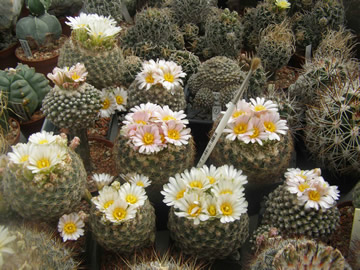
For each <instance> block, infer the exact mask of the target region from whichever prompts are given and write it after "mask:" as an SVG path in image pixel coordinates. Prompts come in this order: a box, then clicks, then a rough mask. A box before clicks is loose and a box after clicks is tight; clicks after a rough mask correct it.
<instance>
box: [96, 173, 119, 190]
mask: <svg viewBox="0 0 360 270" xmlns="http://www.w3.org/2000/svg"><path fill="white" fill-rule="evenodd" d="M92 179H93V180H94V181H95V183H96V186H97V189H98V190H100V189H102V188H103V187H104V186H108V185H109V184H110V183H111V182H112V181H113V180H114V176H111V175H110V174H107V173H100V174H98V173H94V174H93V176H92Z"/></svg>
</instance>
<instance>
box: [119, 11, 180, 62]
mask: <svg viewBox="0 0 360 270" xmlns="http://www.w3.org/2000/svg"><path fill="white" fill-rule="evenodd" d="M121 44H122V48H123V49H124V51H127V50H130V51H132V52H133V53H134V54H135V55H137V56H139V57H142V58H145V59H147V60H149V59H156V58H165V59H167V58H168V56H169V55H170V52H169V50H182V49H183V48H184V38H183V36H182V34H181V32H180V30H179V27H178V26H177V25H176V24H175V23H174V20H173V18H172V16H171V13H170V10H169V9H167V8H162V9H159V8H146V9H143V10H142V11H141V12H139V13H137V14H136V19H135V25H133V26H132V27H130V28H128V29H127V31H126V32H125V33H124V34H123V35H122V37H121Z"/></svg>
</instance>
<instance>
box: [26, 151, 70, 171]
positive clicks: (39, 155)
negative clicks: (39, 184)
mask: <svg viewBox="0 0 360 270" xmlns="http://www.w3.org/2000/svg"><path fill="white" fill-rule="evenodd" d="M65 154H66V152H65V150H64V149H63V148H62V147H58V146H55V145H49V146H41V145H39V146H34V147H33V150H32V152H31V153H30V155H29V165H27V168H28V169H29V170H31V171H32V173H48V172H50V171H52V170H53V168H54V167H55V166H56V165H57V164H59V163H61V162H62V161H63V159H64V156H65Z"/></svg>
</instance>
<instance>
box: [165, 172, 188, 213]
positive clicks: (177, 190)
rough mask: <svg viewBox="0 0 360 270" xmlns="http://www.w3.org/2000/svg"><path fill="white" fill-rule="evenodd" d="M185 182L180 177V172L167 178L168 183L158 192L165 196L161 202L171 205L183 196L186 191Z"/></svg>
mask: <svg viewBox="0 0 360 270" xmlns="http://www.w3.org/2000/svg"><path fill="white" fill-rule="evenodd" d="M186 188H187V187H186V183H185V181H184V180H183V179H182V177H181V175H180V174H176V175H175V177H170V178H169V183H167V184H165V185H164V186H163V190H162V191H160V193H161V194H162V195H163V196H164V197H165V198H164V200H163V202H164V203H165V204H166V205H167V206H172V205H174V204H175V201H177V200H179V199H181V198H182V197H184V194H185V192H186Z"/></svg>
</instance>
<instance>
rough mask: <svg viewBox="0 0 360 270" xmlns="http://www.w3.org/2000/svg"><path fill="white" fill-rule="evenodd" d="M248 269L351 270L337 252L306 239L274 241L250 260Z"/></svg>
mask: <svg viewBox="0 0 360 270" xmlns="http://www.w3.org/2000/svg"><path fill="white" fill-rule="evenodd" d="M248 267H249V268H248V269H251V270H260V269H269V270H275V269H298V270H302V269H303V270H305V269H308V270H309V269H311V270H317V269H334V270H340V269H342V270H349V269H351V267H350V266H349V265H348V263H347V262H346V260H345V258H344V256H343V255H342V254H341V252H340V251H339V250H337V249H334V248H333V247H331V246H326V245H325V244H323V243H321V242H316V241H314V240H308V239H306V238H299V239H293V238H290V239H281V238H280V239H274V241H273V242H272V243H271V244H269V245H268V246H266V247H265V248H264V249H263V250H262V251H261V252H260V253H258V254H257V255H255V256H254V257H253V258H252V260H251V262H250V263H249V265H248Z"/></svg>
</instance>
